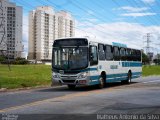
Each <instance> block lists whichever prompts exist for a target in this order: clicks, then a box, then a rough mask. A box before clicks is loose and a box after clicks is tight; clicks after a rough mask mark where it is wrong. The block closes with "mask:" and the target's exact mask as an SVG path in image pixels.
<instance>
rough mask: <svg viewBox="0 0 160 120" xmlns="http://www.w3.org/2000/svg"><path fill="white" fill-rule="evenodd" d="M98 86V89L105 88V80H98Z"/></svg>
mask: <svg viewBox="0 0 160 120" xmlns="http://www.w3.org/2000/svg"><path fill="white" fill-rule="evenodd" d="M99 82H100V83H99V84H98V88H100V89H102V88H104V87H105V79H104V78H103V77H100V78H99Z"/></svg>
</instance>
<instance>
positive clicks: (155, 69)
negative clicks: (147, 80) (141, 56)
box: [142, 65, 160, 76]
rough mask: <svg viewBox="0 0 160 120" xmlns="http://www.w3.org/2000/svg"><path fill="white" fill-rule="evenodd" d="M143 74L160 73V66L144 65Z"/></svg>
mask: <svg viewBox="0 0 160 120" xmlns="http://www.w3.org/2000/svg"><path fill="white" fill-rule="evenodd" d="M142 71H143V73H142V75H143V76H151V75H160V66H158V65H157V66H156V65H155V66H154V65H153V66H143V68H142Z"/></svg>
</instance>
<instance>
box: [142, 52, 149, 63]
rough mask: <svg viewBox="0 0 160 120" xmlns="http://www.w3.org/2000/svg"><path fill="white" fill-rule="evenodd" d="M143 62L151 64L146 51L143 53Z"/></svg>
mask: <svg viewBox="0 0 160 120" xmlns="http://www.w3.org/2000/svg"><path fill="white" fill-rule="evenodd" d="M142 63H143V64H144V65H145V64H149V58H148V56H147V55H146V54H145V53H142Z"/></svg>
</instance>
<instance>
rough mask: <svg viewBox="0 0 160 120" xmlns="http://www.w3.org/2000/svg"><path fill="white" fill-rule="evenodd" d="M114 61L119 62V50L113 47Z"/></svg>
mask: <svg viewBox="0 0 160 120" xmlns="http://www.w3.org/2000/svg"><path fill="white" fill-rule="evenodd" d="M114 60H116V61H119V60H120V54H119V48H118V47H114Z"/></svg>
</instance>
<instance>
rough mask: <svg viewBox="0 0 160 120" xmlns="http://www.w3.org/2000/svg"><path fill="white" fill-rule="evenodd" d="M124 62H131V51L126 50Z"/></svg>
mask: <svg viewBox="0 0 160 120" xmlns="http://www.w3.org/2000/svg"><path fill="white" fill-rule="evenodd" d="M126 60H127V61H132V58H131V49H126Z"/></svg>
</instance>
